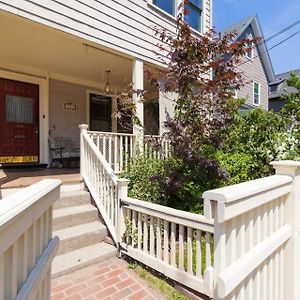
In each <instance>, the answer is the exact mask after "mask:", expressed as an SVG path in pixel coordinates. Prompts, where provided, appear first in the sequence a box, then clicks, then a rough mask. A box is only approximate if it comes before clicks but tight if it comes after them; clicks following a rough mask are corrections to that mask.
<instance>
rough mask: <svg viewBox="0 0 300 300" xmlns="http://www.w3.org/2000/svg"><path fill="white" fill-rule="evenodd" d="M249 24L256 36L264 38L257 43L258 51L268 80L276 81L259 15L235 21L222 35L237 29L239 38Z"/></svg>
mask: <svg viewBox="0 0 300 300" xmlns="http://www.w3.org/2000/svg"><path fill="white" fill-rule="evenodd" d="M249 26H251V28H252V31H253V33H254V38H258V37H261V38H262V40H261V41H259V42H257V43H256V44H257V51H258V54H259V56H260V59H261V62H262V65H263V68H264V71H265V74H266V77H267V80H268V82H274V81H275V74H274V69H273V65H272V62H271V59H270V56H269V51H268V48H267V45H266V43H265V39H264V34H263V32H262V28H261V26H260V23H259V20H258V17H257V15H255V16H250V17H247V18H245V19H243V20H241V21H239V22H238V23H235V24H233V25H231V26H230V27H228V28H226V29H224V30H222V31H221V35H224V34H225V33H230V32H233V31H236V33H237V36H236V40H238V39H239V38H240V37H241V36H242V34H243V33H244V32H245V31H246V29H247V28H248V27H249Z"/></svg>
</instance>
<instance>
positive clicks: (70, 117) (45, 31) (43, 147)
mask: <svg viewBox="0 0 300 300" xmlns="http://www.w3.org/2000/svg"><path fill="white" fill-rule="evenodd" d="M0 16H1V20H2V23H1V24H2V26H1V29H0V36H1V41H2V47H1V58H0V81H1V80H5V82H4V83H3V84H2V85H3V90H4V92H3V95H2V96H1V97H2V98H3V99H2V100H1V101H5V99H6V98H7V95H8V94H9V96H10V97H14V95H11V94H12V92H11V87H13V86H14V85H16V87H15V89H16V90H18V89H21V88H23V87H19V86H18V84H19V83H26V84H29V87H30V86H32V87H37V88H38V110H37V114H36V115H33V119H34V120H36V124H35V127H34V130H33V131H32V135H33V136H32V137H30V138H33V140H34V142H35V144H36V147H35V148H36V149H30V151H31V152H32V153H31V152H30V153H29V152H28V151H29V150H26V149H25V146H24V145H25V144H26V143H25V141H26V140H28V139H29V137H27V136H26V134H25V133H26V128H25V127H26V126H27V125H26V124H18V123H17V121H18V120H16V124H15V125H16V128H13V129H12V130H14V132H11V133H9V139H10V144H9V145H5V143H4V140H3V141H1V145H2V146H0V164H1V163H2V164H5V163H22V162H27V163H40V164H49V163H50V162H51V155H50V153H49V143H48V140H49V136H61V137H69V138H71V140H72V143H73V146H74V147H75V148H78V147H79V132H78V124H82V123H86V124H88V125H89V129H90V130H96V131H108V132H124V128H122V127H121V125H120V124H118V121H117V119H116V118H115V117H113V114H114V112H115V110H116V105H117V104H116V96H117V95H118V94H119V93H120V92H121V91H122V90H123V89H124V88H125V87H127V86H129V84H130V83H132V82H133V83H134V88H136V89H141V90H147V93H146V94H145V98H146V99H147V100H152V102H154V103H155V104H153V105H152V104H144V103H143V102H139V101H138V99H136V101H137V105H138V113H139V118H140V120H141V121H142V122H143V124H144V128H145V132H146V134H159V133H161V132H163V130H164V129H163V122H164V120H165V119H166V116H167V114H171V115H172V101H171V100H169V99H168V98H167V97H165V95H163V94H162V93H160V92H158V90H156V89H155V88H153V87H152V86H150V83H149V81H148V80H147V79H146V78H145V77H144V72H143V70H145V69H148V68H149V69H152V70H153V69H154V66H153V65H150V64H147V63H145V62H143V61H141V60H139V59H138V58H137V57H130V56H128V55H127V54H125V53H120V52H116V51H113V50H111V49H108V48H105V47H102V46H101V45H99V44H97V43H93V42H87V40H85V39H82V38H79V37H75V36H72V35H70V34H67V33H64V32H62V31H59V30H56V29H53V28H49V27H48V26H46V25H42V24H40V23H35V22H33V21H29V20H27V19H24V18H21V17H19V16H16V15H13V14H11V13H8V12H4V11H1V12H0ZM8 33H9V34H8ZM27 37H30V39H29V38H27ZM4 58H5V60H4ZM106 70H109V71H110V73H109V78H108V79H107V73H106ZM107 81H108V82H109V86H110V91H109V92H107V91H105V87H106V83H107ZM8 84H9V85H10V92H9V91H8V90H7V87H6V86H7V85H8ZM0 86H1V82H0ZM21 96H22V95H21ZM25 96H26V97H27V98H28V96H27V95H23V96H22V97H25ZM1 97H0V98H1ZM16 97H17V96H16ZM16 97H15V98H14V99H13V100H14V101H15V102H16V101H17V100H20V99H19V98H18V99H17V98H16ZM18 97H20V95H19V96H18ZM158 104H159V105H158ZM1 105H2V106H3V107H4V106H5V105H4V102H3V103H2V104H1ZM3 113H5V112H4V111H3ZM33 114H35V112H33ZM1 122H2V123H3V124H2V123H1V126H2V127H3V128H6V126H7V123H5V117H4V116H3V118H2V121H1ZM10 125H11V124H10ZM17 127H18V128H17ZM15 131H18V132H15ZM23 131H24V132H23ZM131 133H132V132H131ZM6 140H7V139H6ZM15 145H19V146H18V147H15Z"/></svg>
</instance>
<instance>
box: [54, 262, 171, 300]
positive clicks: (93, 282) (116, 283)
mask: <svg viewBox="0 0 300 300" xmlns="http://www.w3.org/2000/svg"><path fill="white" fill-rule="evenodd" d="M67 299H68V300H71V299H72V300H77V299H85V300H96V299H101V300H121V299H122V300H125V299H126V300H142V299H143V300H160V299H161V300H163V299H165V298H164V297H163V296H162V295H160V294H159V293H158V292H157V291H156V290H153V289H152V288H151V287H149V286H148V285H147V283H146V282H145V281H143V280H142V279H141V278H140V277H139V276H138V275H137V274H135V273H134V271H132V270H130V269H129V268H128V263H127V262H125V261H124V260H121V259H118V258H112V259H110V260H107V261H105V262H102V263H99V264H95V265H92V266H89V267H86V268H84V269H81V270H78V271H74V272H72V273H69V274H66V275H64V276H61V277H58V278H55V279H53V280H52V288H51V300H67Z"/></svg>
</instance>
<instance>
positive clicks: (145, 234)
mask: <svg viewBox="0 0 300 300" xmlns="http://www.w3.org/2000/svg"><path fill="white" fill-rule="evenodd" d="M143 218H144V232H143V235H144V240H143V250H144V251H145V252H148V215H146V214H144V215H143Z"/></svg>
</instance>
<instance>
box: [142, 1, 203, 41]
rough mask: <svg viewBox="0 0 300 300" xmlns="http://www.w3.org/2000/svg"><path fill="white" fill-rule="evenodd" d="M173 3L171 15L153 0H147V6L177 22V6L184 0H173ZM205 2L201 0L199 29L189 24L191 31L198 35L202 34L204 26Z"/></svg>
mask: <svg viewBox="0 0 300 300" xmlns="http://www.w3.org/2000/svg"><path fill="white" fill-rule="evenodd" d="M173 1H174V3H175V7H174V15H171V14H169V13H168V12H167V11H165V10H163V9H162V8H160V7H159V6H157V5H156V4H155V3H154V0H147V4H148V6H149V7H151V8H152V9H154V10H156V11H157V12H158V13H159V14H161V15H162V16H163V17H165V18H169V19H170V20H171V21H173V22H174V21H175V22H177V16H178V13H179V11H178V6H179V4H180V3H182V2H183V1H184V0H173ZM204 5H205V3H204V0H202V10H201V14H200V22H199V25H200V29H199V30H197V29H194V28H192V27H191V26H190V28H191V31H192V32H193V33H194V34H196V35H200V36H202V34H203V32H204V30H205V29H204V28H205V18H204V10H205V7H204Z"/></svg>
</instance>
